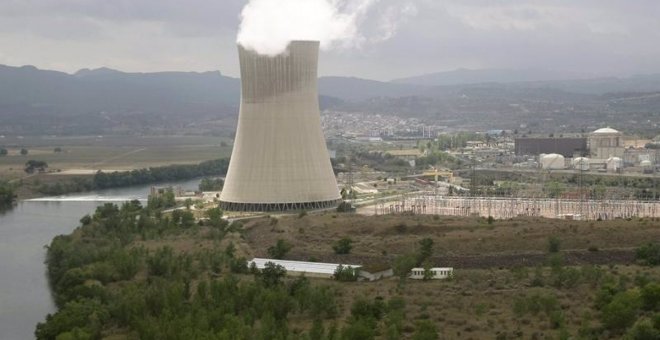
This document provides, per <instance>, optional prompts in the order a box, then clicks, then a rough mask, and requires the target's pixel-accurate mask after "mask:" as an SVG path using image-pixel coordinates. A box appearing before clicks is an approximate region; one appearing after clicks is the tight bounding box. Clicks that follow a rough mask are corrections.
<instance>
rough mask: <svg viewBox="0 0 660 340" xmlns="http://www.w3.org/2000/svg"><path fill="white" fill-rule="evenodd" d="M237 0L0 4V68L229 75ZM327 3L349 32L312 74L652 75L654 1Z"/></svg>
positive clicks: (659, 53)
mask: <svg viewBox="0 0 660 340" xmlns="http://www.w3.org/2000/svg"><path fill="white" fill-rule="evenodd" d="M246 3H247V1H245V0H227V1H222V2H218V1H210V0H194V1H190V2H185V3H183V2H178V1H157V0H146V1H140V2H131V1H113V2H106V1H101V0H90V1H86V2H78V1H70V0H65V1H58V2H57V3H55V2H43V1H36V0H35V1H21V2H6V1H5V2H0V18H2V20H0V44H2V46H3V47H4V48H3V49H2V50H1V51H0V64H6V65H13V66H21V65H34V66H36V67H38V68H40V69H48V70H57V71H64V72H67V73H74V72H76V71H77V70H80V69H84V68H89V69H95V68H100V67H108V68H112V69H117V70H121V71H124V72H159V71H183V72H186V71H195V72H204V71H214V70H219V71H221V72H222V73H223V74H225V75H229V76H232V77H237V76H238V58H237V52H236V39H237V34H238V29H239V25H240V14H241V10H242V9H243V7H244V6H245V4H246ZM338 3H340V4H341V6H342V7H341V8H342V9H343V10H344V11H345V12H344V13H343V15H348V19H350V20H353V21H351V23H353V24H354V27H353V26H350V25H349V28H348V29H347V31H348V32H349V33H346V34H344V35H343V36H342V39H344V41H343V42H342V43H338V44H334V45H333V48H329V49H326V50H325V51H323V52H322V53H321V63H320V65H319V67H320V75H322V76H355V77H360V78H367V79H375V80H386V81H387V80H391V79H396V78H402V77H410V76H416V75H421V74H428V73H435V72H446V71H452V70H456V69H460V68H466V69H477V70H478V69H500V70H502V69H504V70H510V69H516V70H526V69H537V70H556V71H560V72H566V73H571V74H585V75H588V76H589V77H591V76H593V77H603V76H618V77H621V76H624V77H625V76H630V75H635V74H652V73H660V63H658V62H657V61H658V60H660V46H659V45H657V44H652V43H649V42H652V41H660V22H659V21H658V20H657V17H659V16H660V3H658V2H655V1H651V0H640V1H635V2H634V3H630V2H625V3H624V2H621V1H614V0H608V1H596V0H588V1H581V2H579V3H576V2H572V1H553V2H540V1H533V0H518V1H511V2H492V1H484V0H469V1H444V2H436V1H431V0H408V1H394V0H380V1H377V0H361V1H358V3H360V4H362V5H364V8H360V9H359V12H358V10H357V9H353V8H351V7H349V5H348V3H347V2H341V1H340V2H338ZM351 4H354V3H351ZM354 7H355V6H354ZM285 14H286V13H285ZM294 16H295V15H292V17H294ZM342 18H343V17H342ZM344 19H345V18H344ZM346 35H349V36H350V37H349V38H346V37H345V36H346ZM346 41H350V43H347V42H346Z"/></svg>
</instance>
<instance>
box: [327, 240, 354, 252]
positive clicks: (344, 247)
mask: <svg viewBox="0 0 660 340" xmlns="http://www.w3.org/2000/svg"><path fill="white" fill-rule="evenodd" d="M352 243H353V240H351V239H350V238H348V237H344V238H342V239H341V240H339V241H337V242H335V244H334V245H333V246H332V249H333V250H334V251H335V254H349V253H350V252H351V249H353V245H352Z"/></svg>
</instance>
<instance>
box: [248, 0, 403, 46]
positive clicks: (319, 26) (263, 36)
mask: <svg viewBox="0 0 660 340" xmlns="http://www.w3.org/2000/svg"><path fill="white" fill-rule="evenodd" d="M379 1H380V0H249V2H248V4H247V5H245V7H243V11H242V12H241V25H240V27H239V31H238V37H237V42H238V43H239V44H240V45H242V46H243V47H245V48H248V49H251V50H255V51H257V52H258V53H260V54H267V55H277V54H280V53H283V52H284V51H285V50H286V47H287V45H288V44H289V42H290V41H292V40H318V41H320V42H321V48H322V49H330V48H333V47H342V48H352V47H360V46H361V45H362V44H363V43H365V42H370V41H382V40H386V39H389V38H390V37H391V36H392V35H393V34H394V32H396V23H395V22H394V21H395V20H393V19H394V18H393V17H394V15H392V14H394V13H396V11H395V9H393V8H392V7H391V6H390V8H388V11H387V12H389V13H388V14H389V15H387V18H380V19H377V20H376V21H379V23H378V24H377V26H381V27H379V28H380V29H382V30H383V31H386V32H380V34H379V35H380V36H379V37H378V38H375V39H372V38H366V37H364V36H362V35H361V34H360V30H359V26H360V25H361V24H363V22H364V21H365V19H366V17H367V14H368V12H369V10H370V9H371V8H372V7H374V5H375V4H376V3H378V2H379ZM409 10H410V9H408V11H409ZM392 11H394V12H392ZM383 19H385V21H383Z"/></svg>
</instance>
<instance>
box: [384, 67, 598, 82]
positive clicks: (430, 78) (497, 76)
mask: <svg viewBox="0 0 660 340" xmlns="http://www.w3.org/2000/svg"><path fill="white" fill-rule="evenodd" d="M589 78H594V76H592V75H588V74H581V73H576V72H563V71H556V70H538V69H527V70H512V69H481V70H470V69H465V68H461V69H457V70H453V71H447V72H436V73H429V74H423V75H419V76H414V77H407V78H400V79H394V80H392V82H393V83H399V84H416V85H425V86H447V85H466V84H483V83H515V82H532V81H550V80H566V79H589Z"/></svg>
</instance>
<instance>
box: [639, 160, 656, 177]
mask: <svg viewBox="0 0 660 340" xmlns="http://www.w3.org/2000/svg"><path fill="white" fill-rule="evenodd" d="M639 166H641V167H642V172H643V173H645V174H652V173H653V163H651V161H649V160H643V161H641V162H639Z"/></svg>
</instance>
